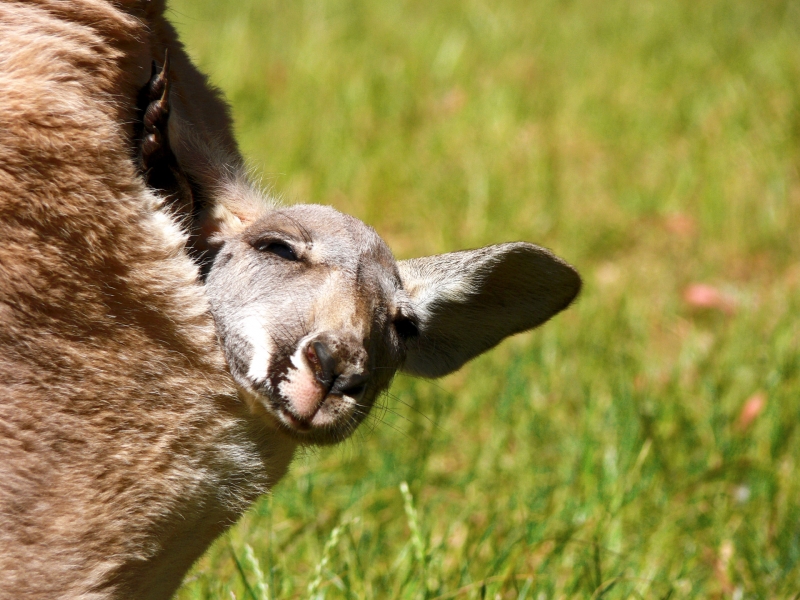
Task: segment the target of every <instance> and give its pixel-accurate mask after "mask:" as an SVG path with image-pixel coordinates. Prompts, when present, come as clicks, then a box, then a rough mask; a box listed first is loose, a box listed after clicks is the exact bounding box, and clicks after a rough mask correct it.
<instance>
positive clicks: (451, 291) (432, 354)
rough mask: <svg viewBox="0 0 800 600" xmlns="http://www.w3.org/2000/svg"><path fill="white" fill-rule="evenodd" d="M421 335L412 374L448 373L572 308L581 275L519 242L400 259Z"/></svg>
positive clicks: (409, 366) (410, 361) (412, 348)
mask: <svg viewBox="0 0 800 600" xmlns="http://www.w3.org/2000/svg"><path fill="white" fill-rule="evenodd" d="M398 267H399V270H400V279H401V280H402V282H403V287H404V289H405V291H406V292H407V293H408V295H409V296H410V297H411V301H412V305H413V307H414V312H415V316H416V319H417V329H418V330H419V335H416V336H414V337H411V338H410V339H409V340H408V341H407V347H408V353H407V357H406V362H405V365H404V367H403V370H404V371H407V372H409V373H412V374H414V375H422V376H424V377H440V376H442V375H446V374H447V373H451V372H453V371H455V370H456V369H458V368H459V367H461V366H462V365H463V364H464V363H465V362H467V361H468V360H470V359H472V358H474V357H475V356H477V355H479V354H481V353H482V352H485V351H486V350H489V349H490V348H492V347H494V346H496V345H497V344H498V343H500V341H501V340H503V339H504V338H505V337H507V336H510V335H513V334H515V333H519V332H521V331H525V330H527V329H532V328H534V327H536V326H538V325H541V324H542V323H544V322H545V321H547V320H548V319H549V318H550V317H552V316H553V315H555V314H556V313H558V312H560V311H561V310H563V309H565V308H566V307H567V306H568V305H569V304H570V302H572V300H573V299H574V298H575V296H577V295H578V292H579V291H580V289H581V279H580V277H579V276H578V273H577V272H576V271H575V269H573V268H572V267H571V266H570V265H568V264H567V263H566V262H564V261H563V260H561V259H560V258H558V257H556V256H555V255H554V254H552V253H551V252H550V251H548V250H545V249H544V248H540V247H539V246H534V245H533V244H527V243H524V242H515V243H507V244H498V245H495V246H487V247H485V248H479V249H477V250H467V251H463V252H452V253H450V254H439V255H435V256H427V257H424V258H416V259H412V260H405V261H400V262H399V263H398Z"/></svg>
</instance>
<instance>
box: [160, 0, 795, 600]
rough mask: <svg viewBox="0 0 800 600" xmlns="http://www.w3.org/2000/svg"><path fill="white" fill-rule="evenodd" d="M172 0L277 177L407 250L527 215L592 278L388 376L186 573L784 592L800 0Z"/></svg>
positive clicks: (607, 590) (379, 585) (692, 592)
mask: <svg viewBox="0 0 800 600" xmlns="http://www.w3.org/2000/svg"><path fill="white" fill-rule="evenodd" d="M171 7H172V10H171V12H170V15H171V18H172V20H173V21H174V22H175V23H176V24H177V26H178V29H179V30H180V32H181V35H182V37H183V39H184V41H185V43H186V44H187V46H188V48H189V51H190V53H191V54H192V55H193V57H194V58H195V59H196V61H197V62H198V64H199V65H200V66H201V68H203V70H205V71H206V72H207V73H209V74H210V75H211V78H212V81H214V82H215V83H216V84H217V85H219V86H220V87H221V88H222V89H223V90H224V92H225V93H226V94H227V96H228V98H229V99H230V101H231V103H232V105H233V110H234V115H235V118H236V128H237V136H238V139H239V140H240V142H241V145H242V148H243V151H244V153H245V154H246V156H247V157H248V159H249V160H250V161H251V162H252V164H253V167H254V169H255V170H256V171H257V172H258V173H261V174H263V176H264V181H265V184H267V185H269V186H271V187H272V188H273V189H274V191H275V192H276V193H278V194H279V195H281V196H282V197H283V198H284V199H285V200H286V201H288V202H295V201H302V202H320V203H327V204H332V205H334V206H336V207H337V208H339V209H341V210H343V211H345V212H349V213H351V214H353V215H355V216H358V217H360V218H362V219H363V220H365V221H367V222H368V223H370V224H371V225H373V226H374V227H375V228H376V229H377V230H378V231H379V232H380V233H381V234H382V235H383V236H384V237H385V238H386V239H387V240H388V241H389V243H390V245H391V246H392V247H393V248H394V249H395V251H396V254H397V255H398V256H399V257H401V258H405V257H410V256H414V255H419V254H424V253H433V252H442V251H446V250H452V249H457V248H464V247H474V246H476V245H481V244H487V243H492V242H498V241H502V240H514V239H525V240H529V241H534V242H537V243H540V244H542V245H545V246H548V247H550V248H552V249H553V250H554V251H556V252H557V253H558V254H559V255H561V256H563V257H565V258H566V259H567V260H569V261H570V262H571V263H573V264H574V265H576V266H577V267H578V269H579V270H580V271H581V273H582V274H583V277H584V280H585V288H584V292H583V294H582V295H581V297H580V298H579V300H578V302H577V303H576V304H575V305H574V306H573V307H572V308H570V309H569V310H568V311H567V312H565V313H564V314H563V315H560V316H558V317H557V318H556V319H555V320H554V321H553V322H551V323H548V324H547V325H545V326H544V327H543V328H542V329H541V330H539V331H537V332H534V333H532V334H526V335H523V336H519V337H517V338H514V339H512V340H510V341H508V342H505V343H504V344H503V345H502V346H501V347H499V348H498V349H496V350H494V351H492V352H491V353H489V354H488V355H486V356H484V357H481V358H479V359H478V360H476V361H474V363H472V364H471V365H469V366H468V367H467V368H465V369H464V370H463V371H461V372H460V373H458V374H456V375H454V376H451V377H449V378H447V379H445V380H442V381H439V382H427V381H422V380H413V379H409V378H405V377H399V378H398V379H397V381H396V382H395V384H394V386H393V388H392V392H391V395H390V397H388V398H386V399H384V401H383V402H382V406H381V408H379V409H378V410H376V411H375V417H374V419H373V420H372V421H371V422H370V423H368V424H367V425H365V426H364V427H363V428H362V430H361V432H360V433H359V434H357V435H356V436H354V438H353V440H352V441H350V442H347V443H346V444H345V445H344V446H343V447H340V448H337V449H322V450H319V451H309V452H308V453H306V454H305V455H304V456H301V457H299V459H298V460H297V461H296V462H295V465H294V467H293V469H292V472H291V473H290V475H289V476H288V477H287V478H286V479H285V480H284V481H283V482H281V484H280V485H278V486H277V487H276V489H275V491H274V494H273V495H272V496H271V497H265V498H263V499H262V500H261V501H260V502H259V503H257V504H256V505H255V506H254V508H253V509H252V510H251V511H250V512H249V513H248V514H247V515H246V516H245V517H244V518H243V519H242V521H241V522H240V523H239V524H238V525H237V526H236V527H234V528H233V529H232V530H231V531H230V533H229V534H226V535H225V536H224V537H223V538H221V539H220V540H219V541H218V542H217V543H216V544H215V545H214V546H213V547H212V549H211V550H210V551H209V552H208V553H207V554H206V555H205V556H204V557H203V559H202V560H201V561H200V562H199V563H198V564H197V566H196V567H195V569H194V570H193V571H192V573H191V574H190V576H189V577H188V579H187V581H186V583H185V584H184V586H183V588H182V589H181V591H180V594H179V598H181V599H182V600H188V599H199V598H224V599H226V600H227V599H229V598H231V597H232V595H231V594H233V595H235V597H236V598H239V599H247V598H259V599H260V598H267V597H269V598H306V597H310V596H313V597H325V598H329V599H333V598H379V599H380V598H404V599H405V598H409V599H410V598H414V599H416V598H503V599H505V598H509V599H510V598H513V599H517V598H527V599H544V598H548V599H549V598H600V597H603V598H648V599H649V598H793V597H795V594H797V593H798V592H800V465H799V464H798V461H800V431H798V427H797V425H798V423H799V422H800V325H799V324H798V315H800V235H799V234H798V232H800V43H799V42H798V40H800V5H799V4H797V3H796V2H788V1H781V0H765V1H763V2H748V1H745V0H728V1H724V0H707V1H704V2H702V1H701V2H699V1H697V0H692V1H689V0H676V1H675V2H655V1H653V0H624V1H623V0H609V1H607V2H591V1H590V0H572V1H566V0H562V1H561V2H555V1H553V0H538V1H536V2H529V1H525V0H498V1H496V2H485V3H482V2H478V1H476V0H462V1H454V0H440V1H439V2H421V1H419V0H404V1H399V2H367V1H363V0H361V1H359V0H325V1H322V2H311V1H300V0H298V1H296V2H277V1H274V0H236V1H233V0H229V1H223V0H202V1H200V0H179V1H178V0H173V1H172V2H171ZM693 283H706V284H709V285H713V286H715V287H716V288H718V289H719V290H721V292H722V293H723V294H724V295H725V296H726V297H727V298H728V299H729V305H730V306H733V307H734V308H733V310H727V311H726V310H720V309H715V308H711V309H697V308H692V307H691V306H689V305H688V304H687V302H686V301H685V300H684V295H683V294H684V290H685V289H686V288H687V286H689V285H690V284H693ZM757 393H761V394H763V395H764V397H765V398H766V403H765V405H764V409H763V411H762V412H761V413H760V414H759V415H758V416H757V417H756V418H755V420H754V421H753V422H752V423H751V424H749V425H748V426H742V425H741V424H740V422H739V419H740V412H741V410H742V407H743V406H744V404H745V402H746V401H747V400H748V398H751V397H752V396H753V395H755V394H757ZM403 482H407V483H408V489H409V492H408V494H404V493H403V492H402V491H401V485H402V483H403Z"/></svg>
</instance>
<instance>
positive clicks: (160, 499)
mask: <svg viewBox="0 0 800 600" xmlns="http://www.w3.org/2000/svg"><path fill="white" fill-rule="evenodd" d="M162 10H163V5H162V3H161V2H145V1H143V2H126V3H116V4H111V3H107V2H100V1H92V0H82V1H80V2H77V1H72V0H70V1H69V2H64V1H59V0H43V1H40V2H31V1H25V2H9V1H5V2H2V3H0V90H2V95H3V101H2V106H0V325H1V326H0V597H2V598H56V597H59V598H71V597H75V598H78V597H80V598H108V597H115V598H133V597H135V598H166V597H169V596H170V595H171V594H172V593H173V591H174V590H175V589H176V587H177V586H178V585H179V583H180V579H181V577H182V575H183V573H184V572H185V571H186V569H188V567H189V566H190V565H191V563H192V562H193V561H194V560H195V559H196V557H197V556H198V555H199V554H200V553H201V552H202V551H203V550H204V549H205V547H206V546H207V545H208V544H209V543H210V542H211V540H212V539H213V538H214V537H216V535H218V534H219V533H220V532H221V531H222V530H223V529H224V528H225V527H226V526H227V524H229V523H231V522H232V521H233V520H234V519H235V518H236V517H237V516H238V515H239V514H240V512H241V511H242V510H243V509H244V508H245V507H246V506H247V505H248V504H249V503H250V502H251V501H252V500H253V499H254V498H255V497H257V496H258V494H260V493H262V492H263V491H264V490H265V489H266V488H267V487H268V486H269V485H270V484H271V483H272V482H274V481H275V480H277V478H279V477H280V475H281V474H282V473H283V471H284V470H285V468H286V465H287V464H288V461H289V460H290V457H291V453H292V448H293V444H279V445H278V447H277V448H275V447H273V444H272V443H271V442H270V441H269V440H268V441H267V442H265V441H264V440H263V439H261V438H262V437H263V435H262V432H261V431H260V430H259V428H258V426H257V425H253V424H252V423H251V421H250V420H248V419H247V416H248V415H247V411H246V410H245V408H244V406H243V405H242V404H241V402H240V401H239V400H238V399H237V398H236V395H235V390H234V386H233V383H232V381H231V379H230V376H229V375H228V373H227V371H226V370H225V366H224V360H223V358H222V355H221V353H220V352H219V350H218V349H217V344H216V339H215V334H214V329H213V323H212V320H211V317H210V315H209V313H208V309H207V303H206V300H205V297H204V296H203V293H202V289H201V287H200V286H199V284H197V283H196V268H195V266H194V265H193V264H192V263H191V262H190V261H189V259H188V258H187V257H186V256H185V253H184V252H183V249H182V247H181V242H180V238H179V237H178V236H177V235H174V236H173V235H170V234H169V228H170V224H169V223H166V225H165V224H164V223H163V222H160V221H159V215H158V213H157V212H156V208H157V206H158V199H157V198H155V197H154V196H153V195H152V194H151V193H150V192H149V191H148V190H146V189H145V188H144V186H143V183H142V181H141V178H140V177H139V176H138V175H137V174H136V173H135V171H134V166H133V161H132V160H131V144H132V141H131V131H132V127H131V124H132V122H133V119H134V118H135V113H134V103H133V102H132V99H134V98H135V97H136V93H137V92H138V90H139V89H140V88H141V86H142V85H143V84H144V83H145V82H146V81H147V79H148V77H149V75H150V63H151V60H152V59H153V58H158V57H162V56H163V55H164V47H165V46H167V45H169V47H170V54H171V56H172V61H173V69H174V82H173V84H174V88H173V89H174V96H173V102H174V103H175V112H176V113H177V114H178V115H179V119H180V118H183V119H190V120H191V121H192V122H194V123H197V124H201V125H202V127H201V129H200V130H199V135H200V136H206V137H208V138H209V139H211V138H214V139H215V140H217V143H219V144H220V145H221V146H222V147H223V148H225V149H226V150H227V152H229V153H231V154H232V155H234V156H238V155H237V151H236V146H235V143H234V142H233V139H232V137H231V135H230V122H229V118H228V116H227V111H226V109H225V106H224V104H223V103H222V102H221V101H220V100H219V98H218V96H217V95H216V93H215V92H214V91H213V90H212V89H211V88H210V87H209V86H208V84H207V83H206V81H205V79H204V78H203V77H202V76H201V75H200V74H199V73H198V72H197V71H196V70H195V69H194V68H193V67H192V65H191V64H190V63H189V61H188V59H187V57H186V55H185V54H184V52H183V51H182V49H181V47H180V45H179V44H177V42H176V41H175V34H174V31H173V30H172V28H171V27H170V26H169V24H168V23H166V21H164V20H163V18H161V12H162ZM184 97H190V98H191V99H192V104H191V105H189V104H187V103H186V102H184V101H183V98H184ZM120 124H125V125H124V126H121V125H120ZM162 221H163V219H162ZM98 390H102V397H101V398H98V396H97V392H98ZM273 436H274V434H273ZM210 441H212V443H211V444H210V443H209V442H210ZM233 444H235V445H236V450H235V452H234V453H233V454H234V455H233V457H232V455H231V453H230V452H229V450H230V448H229V447H230V446H231V445H233ZM248 448H249V451H247V449H248ZM233 460H235V461H236V462H237V465H236V469H235V470H236V473H237V474H239V475H241V474H242V473H249V475H250V476H249V477H247V478H246V479H239V478H237V479H233V480H231V479H229V478H228V479H226V478H224V477H222V478H217V477H215V476H209V475H208V474H209V473H211V474H213V473H220V474H224V473H226V472H232V471H233V467H232V466H231V464H230V463H231V462H232V461H233ZM242 466H244V467H245V469H244V471H242V469H241V467H242ZM209 498H212V499H213V501H211V502H207V500H208V499H209Z"/></svg>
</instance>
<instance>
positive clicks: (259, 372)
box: [239, 315, 272, 383]
mask: <svg viewBox="0 0 800 600" xmlns="http://www.w3.org/2000/svg"><path fill="white" fill-rule="evenodd" d="M239 331H240V333H241V334H242V336H243V337H244V338H245V339H246V340H247V341H248V342H250V346H251V347H252V348H253V354H252V356H251V357H250V367H249V368H248V370H247V376H248V377H249V378H250V379H251V380H253V381H255V382H259V383H260V382H263V381H266V379H267V375H268V374H269V357H270V356H271V355H272V349H271V348H270V343H269V335H267V331H266V328H265V327H264V323H263V321H262V320H261V319H260V318H259V317H258V316H256V315H250V316H247V317H244V318H243V319H242V320H241V323H240V326H239Z"/></svg>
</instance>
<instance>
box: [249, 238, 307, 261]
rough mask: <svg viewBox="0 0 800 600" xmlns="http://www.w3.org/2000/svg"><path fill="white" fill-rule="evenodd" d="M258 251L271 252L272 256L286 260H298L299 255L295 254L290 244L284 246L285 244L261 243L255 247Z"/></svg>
mask: <svg viewBox="0 0 800 600" xmlns="http://www.w3.org/2000/svg"><path fill="white" fill-rule="evenodd" d="M255 248H256V250H258V251H259V252H269V253H270V254H275V255H276V256H280V257H281V258H283V259H285V260H298V258H297V254H295V253H294V250H292V249H291V247H290V246H289V245H288V244H284V243H283V242H268V241H265V242H259V243H258V244H256V245H255Z"/></svg>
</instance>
